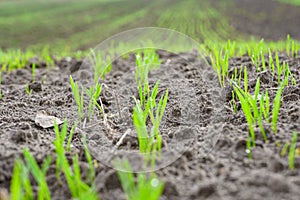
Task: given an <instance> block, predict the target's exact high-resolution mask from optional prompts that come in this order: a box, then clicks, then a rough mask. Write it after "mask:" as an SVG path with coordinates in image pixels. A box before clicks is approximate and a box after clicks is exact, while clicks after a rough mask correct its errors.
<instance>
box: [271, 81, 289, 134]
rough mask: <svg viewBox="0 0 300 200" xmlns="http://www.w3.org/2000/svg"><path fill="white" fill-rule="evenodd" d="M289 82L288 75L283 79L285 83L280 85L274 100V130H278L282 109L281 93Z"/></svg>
mask: <svg viewBox="0 0 300 200" xmlns="http://www.w3.org/2000/svg"><path fill="white" fill-rule="evenodd" d="M287 84H288V77H286V78H285V80H284V81H283V83H282V84H281V85H280V87H279V89H278V91H277V93H276V96H275V99H274V102H273V110H272V130H273V132H275V133H276V132H277V120H278V115H279V111H280V102H281V95H282V91H283V89H284V87H285V86H286V85H287Z"/></svg>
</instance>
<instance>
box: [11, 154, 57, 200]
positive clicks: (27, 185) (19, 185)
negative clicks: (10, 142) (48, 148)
mask: <svg viewBox="0 0 300 200" xmlns="http://www.w3.org/2000/svg"><path fill="white" fill-rule="evenodd" d="M24 158H25V163H23V162H22V161H21V160H20V159H17V160H16V161H15V165H14V170H13V175H12V181H11V186H10V188H11V199H12V200H15V199H28V200H29V199H34V195H33V191H32V186H31V182H30V178H29V174H30V173H31V174H32V176H33V178H34V179H35V181H36V182H37V184H38V191H37V199H41V200H43V199H45V200H48V199H49V200H50V199H51V197H50V191H49V188H48V185H47V182H46V173H47V171H48V169H49V166H50V164H51V161H52V158H51V157H50V156H48V157H47V158H46V159H45V160H44V162H43V163H42V166H41V168H40V167H39V166H38V164H37V162H36V160H35V159H34V157H33V156H32V155H31V153H30V152H29V151H28V150H27V149H25V150H24Z"/></svg>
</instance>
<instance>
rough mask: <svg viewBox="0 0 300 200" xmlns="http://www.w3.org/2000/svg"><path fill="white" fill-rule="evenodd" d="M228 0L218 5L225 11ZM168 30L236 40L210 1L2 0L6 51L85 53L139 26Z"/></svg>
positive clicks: (2, 38) (0, 18) (1, 35)
mask: <svg viewBox="0 0 300 200" xmlns="http://www.w3.org/2000/svg"><path fill="white" fill-rule="evenodd" d="M224 2H225V3H226V1H224V0H223V3H222V4H221V3H219V6H221V9H222V7H225V6H226V5H225V3H224ZM145 26H155V27H165V28H171V29H175V30H178V31H181V32H183V33H185V34H187V35H189V36H191V37H193V38H194V39H197V40H200V41H201V40H204V39H206V40H207V39H208V38H213V39H214V40H220V39H229V38H231V39H233V38H237V35H238V34H237V33H236V31H235V30H234V29H232V28H231V27H230V26H229V24H228V22H227V20H226V18H224V17H222V14H221V13H220V12H219V11H218V10H216V9H215V8H213V7H212V5H211V3H210V1H208V0H203V1H196V0H186V1H180V0H164V1H161V0H154V1H150V0H114V1H108V0H101V1H96V0H87V1H78V0H75V1H74V0H73V1H53V0H52V1H37V0H26V1H7V0H6V1H2V2H1V3H0V27H1V28H0V41H1V43H0V47H1V48H2V49H11V48H13V49H15V48H21V49H28V48H29V49H34V50H41V49H43V48H44V47H45V46H50V49H52V50H54V49H55V50H57V51H74V50H79V49H81V50H84V49H88V48H90V47H94V46H95V45H96V44H98V43H99V42H101V41H102V40H104V39H106V38H107V37H109V36H111V35H113V34H116V33H119V32H120V31H124V30H128V29H131V28H135V27H145Z"/></svg>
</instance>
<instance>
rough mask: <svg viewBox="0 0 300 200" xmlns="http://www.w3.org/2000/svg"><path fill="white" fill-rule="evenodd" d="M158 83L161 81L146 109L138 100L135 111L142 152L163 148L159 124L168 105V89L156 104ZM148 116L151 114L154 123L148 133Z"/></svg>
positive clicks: (134, 118)
mask: <svg viewBox="0 0 300 200" xmlns="http://www.w3.org/2000/svg"><path fill="white" fill-rule="evenodd" d="M158 85H159V82H157V83H156V85H155V86H154V88H153V91H152V94H151V96H149V97H148V100H147V102H146V105H145V110H143V108H142V105H141V104H140V102H138V101H137V100H136V106H135V108H134V112H133V123H134V126H135V129H136V131H137V136H138V140H139V147H140V151H141V153H150V152H151V151H153V150H154V149H156V150H158V151H160V149H161V145H162V137H161V135H160V132H159V126H160V123H161V120H162V117H163V114H164V111H165V108H166V105H167V101H168V91H166V93H165V95H163V96H162V97H161V98H160V100H159V102H158V104H157V105H156V96H157V92H158ZM154 112H155V113H154ZM148 116H150V119H151V123H152V128H151V131H150V133H148V131H147V125H146V121H147V118H148Z"/></svg>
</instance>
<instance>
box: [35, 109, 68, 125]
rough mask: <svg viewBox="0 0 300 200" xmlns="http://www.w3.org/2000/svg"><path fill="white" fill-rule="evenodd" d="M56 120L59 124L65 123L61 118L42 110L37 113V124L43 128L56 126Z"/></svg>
mask: <svg viewBox="0 0 300 200" xmlns="http://www.w3.org/2000/svg"><path fill="white" fill-rule="evenodd" d="M54 120H56V124H57V125H60V124H62V123H63V121H62V120H60V119H59V118H57V117H54V116H51V115H49V114H47V113H45V112H41V111H40V112H38V113H37V114H36V116H35V120H34V122H35V124H36V125H38V126H40V127H42V128H51V127H54Z"/></svg>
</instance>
